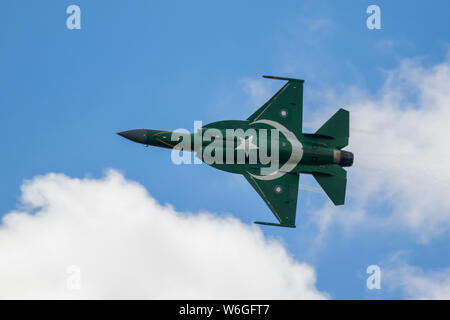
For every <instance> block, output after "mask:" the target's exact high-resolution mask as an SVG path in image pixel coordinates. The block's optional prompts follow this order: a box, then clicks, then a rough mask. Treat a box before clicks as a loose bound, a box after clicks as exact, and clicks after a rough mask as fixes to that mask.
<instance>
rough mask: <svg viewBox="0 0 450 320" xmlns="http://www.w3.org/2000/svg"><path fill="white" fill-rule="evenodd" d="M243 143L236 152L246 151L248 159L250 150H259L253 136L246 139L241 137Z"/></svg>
mask: <svg viewBox="0 0 450 320" xmlns="http://www.w3.org/2000/svg"><path fill="white" fill-rule="evenodd" d="M239 139H240V140H241V143H240V144H239V145H238V146H237V147H236V150H245V155H246V156H247V157H248V154H249V152H250V150H255V149H258V146H257V145H256V144H254V143H253V136H250V137H248V139H244V138H241V137H239Z"/></svg>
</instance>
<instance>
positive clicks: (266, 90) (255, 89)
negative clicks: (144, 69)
mask: <svg viewBox="0 0 450 320" xmlns="http://www.w3.org/2000/svg"><path fill="white" fill-rule="evenodd" d="M271 82H273V81H270V80H267V79H264V78H261V79H253V78H243V79H241V80H240V83H241V84H242V86H243V90H244V93H245V94H246V95H247V96H248V98H249V103H248V105H249V107H250V108H251V109H250V110H253V111H256V110H257V109H258V108H259V107H261V106H262V105H263V104H264V103H266V102H267V101H268V100H269V99H270V98H271V97H272V95H274V93H275V92H274V90H273V86H271V84H272V83H271ZM250 114H251V113H250ZM250 114H249V115H250Z"/></svg>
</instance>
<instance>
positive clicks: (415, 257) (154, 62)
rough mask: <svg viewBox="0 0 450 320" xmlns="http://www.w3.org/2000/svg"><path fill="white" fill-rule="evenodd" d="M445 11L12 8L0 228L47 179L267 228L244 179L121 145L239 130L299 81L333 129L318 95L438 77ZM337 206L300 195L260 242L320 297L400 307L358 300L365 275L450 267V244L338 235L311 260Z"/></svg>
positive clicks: (1, 81) (388, 232)
mask: <svg viewBox="0 0 450 320" xmlns="http://www.w3.org/2000/svg"><path fill="white" fill-rule="evenodd" d="M70 4H77V5H79V6H80V8H81V12H82V28H81V30H68V29H67V28H66V19H67V17H68V15H67V14H66V13H65V11H66V8H67V6H68V5H70ZM370 4H377V5H379V6H380V8H381V23H382V29H381V30H368V29H367V28H366V19H367V17H368V15H367V14H366V8H367V6H368V5H370ZM449 10H450V3H449V2H448V1H444V0H442V1H438V0H436V1H413V2H411V1H375V2H374V1H359V0H353V1H340V2H337V1H320V3H319V2H317V1H282V2H281V3H276V4H275V3H274V2H273V1H257V2H256V1H227V2H218V1H216V2H211V1H194V2H192V1H191V2H186V1H175V2H174V1H172V2H163V1H160V2H156V1H128V2H125V1H76V2H73V1H39V2H38V1H35V2H29V1H6V2H4V3H3V4H2V10H1V11H0V21H1V22H2V26H3V27H2V28H1V29H0V43H1V50H0V74H1V76H0V106H1V107H0V128H1V132H2V134H1V135H0V145H1V147H2V157H1V158H0V170H1V178H2V180H1V183H0V215H1V214H5V213H7V212H9V211H11V210H13V209H14V208H16V206H17V204H18V203H19V197H20V194H21V190H20V186H21V184H22V183H23V181H24V180H25V179H31V178H33V177H35V176H37V175H44V174H47V173H50V172H57V173H64V174H66V175H68V176H71V177H85V176H89V177H94V178H100V177H102V176H103V174H104V172H105V170H106V169H108V168H115V169H118V170H120V171H121V172H123V173H124V175H125V176H126V178H127V179H130V180H134V181H138V182H139V183H141V184H142V185H144V186H145V187H146V188H147V190H148V192H149V193H150V194H151V195H152V196H153V197H154V198H155V199H157V200H158V201H159V202H160V203H163V204H164V203H170V204H172V205H173V206H174V207H175V208H176V209H177V210H179V211H189V212H198V211H200V210H207V211H210V212H215V213H217V214H220V215H226V214H232V215H233V216H235V217H238V218H239V219H241V220H242V221H243V222H245V223H251V221H254V220H263V221H266V220H270V219H272V216H271V213H270V211H269V209H268V208H267V207H266V206H265V204H264V203H263V202H262V201H261V200H260V199H259V197H258V195H257V194H256V192H255V191H254V190H253V189H252V188H251V186H250V185H248V184H247V182H246V181H245V180H244V179H243V178H242V177H238V176H231V175H229V174H227V173H224V172H221V171H217V170H214V169H213V168H210V167H208V166H206V165H200V166H198V165H196V166H194V165H193V166H176V165H174V164H173V163H172V162H171V161H170V152H168V151H167V150H160V149H154V148H144V147H141V146H139V145H137V144H132V143H129V141H125V140H124V139H122V138H120V137H118V136H117V135H116V134H115V133H116V132H118V131H123V130H126V129H133V128H153V129H167V130H173V129H176V128H187V129H189V130H192V128H193V121H194V120H202V121H203V123H204V124H207V123H209V122H213V121H217V120H224V119H245V118H246V117H247V116H248V115H250V114H251V113H252V112H253V111H254V110H256V109H257V108H258V107H259V105H257V104H256V102H255V101H258V100H261V99H262V101H263V100H264V98H267V97H270V95H271V94H272V93H274V92H275V91H276V90H277V89H278V88H279V86H281V85H282V82H278V81H272V80H263V81H262V82H259V78H260V76H261V75H263V74H271V75H281V76H293V77H298V78H302V79H305V80H306V82H305V92H304V108H305V109H304V121H306V122H307V121H312V120H313V118H314V117H316V116H317V114H320V113H323V115H322V117H323V119H326V118H328V117H329V116H331V114H332V113H330V112H329V109H326V108H325V107H326V106H325V105H323V104H322V102H323V100H322V99H317V97H318V96H321V92H329V90H334V91H335V92H336V93H337V94H340V93H342V92H345V91H346V90H347V89H348V88H350V87H357V88H359V89H360V90H362V91H364V92H367V93H368V94H369V95H376V94H377V92H379V90H380V88H381V87H382V85H383V84H384V83H385V80H386V72H387V71H388V70H392V69H395V68H397V67H398V66H399V65H400V63H401V61H403V60H404V59H409V58H420V59H422V60H421V61H422V62H421V63H422V66H423V67H424V68H427V67H431V66H433V65H435V64H438V63H440V62H442V61H444V60H445V58H446V54H447V49H448V43H449V41H450V39H449V38H450V29H449V28H448V22H447V19H448V12H449ZM252 81H256V82H254V83H257V84H258V85H260V84H261V83H263V84H261V85H262V86H263V88H264V90H265V91H264V92H266V91H267V92H266V93H265V95H267V94H268V96H263V97H262V98H261V97H256V98H257V99H256V100H255V99H254V98H255V97H252V95H251V94H249V91H248V90H246V89H245V88H246V85H248V83H251V82H252ZM340 107H342V105H338V104H336V105H335V108H336V110H337V109H338V108H340ZM361 129H364V128H361ZM311 130H313V129H311ZM350 141H352V140H350ZM351 146H352V145H351V143H350V146H349V149H351ZM355 157H356V159H358V155H357V154H356V155H355ZM356 161H357V160H356ZM351 170H352V168H350V169H349V172H350V173H349V184H350V185H351V184H352V180H351V177H352V174H351ZM301 179H302V183H304V184H308V185H314V186H316V184H315V182H314V181H313V180H312V179H311V178H309V177H305V178H303V177H302V178H301ZM353 187H354V186H353ZM350 188H351V187H350ZM438 192H439V191H438ZM349 201H350V202H351V201H353V199H352V198H351V197H350V198H349ZM328 202H329V200H328V199H327V198H326V197H325V195H323V194H316V193H311V192H306V191H300V194H299V205H298V213H297V226H298V227H297V228H296V229H295V230H291V229H287V230H286V229H278V228H270V227H263V228H262V229H263V231H264V234H265V235H266V236H268V237H274V238H278V239H280V240H281V241H282V242H283V243H284V244H285V246H286V247H287V249H288V251H289V252H290V253H291V254H292V255H293V256H294V257H295V258H296V259H298V260H300V261H305V262H307V263H309V264H311V265H312V266H314V268H315V269H316V272H317V284H316V285H317V288H318V289H319V290H321V291H326V292H328V293H329V294H330V295H331V297H333V298H338V299H346V298H357V299H365V298H402V297H404V296H403V295H402V292H401V291H398V290H387V289H382V290H378V291H377V290H375V291H369V290H367V289H366V286H365V281H366V277H367V275H366V273H365V270H366V268H367V266H369V265H371V264H380V263H383V261H386V260H389V257H390V256H391V255H392V254H394V253H396V252H406V255H407V256H408V263H411V264H413V265H415V266H418V267H420V268H422V269H424V270H427V269H442V268H447V267H448V266H449V265H450V258H449V256H448V252H449V251H448V250H449V246H448V240H449V237H448V233H445V232H444V233H443V234H442V235H440V236H439V237H436V238H434V239H433V240H432V241H428V242H425V243H423V242H420V241H418V240H417V238H416V237H415V236H414V234H412V233H410V232H407V231H398V230H396V229H395V228H386V229H375V228H373V229H370V228H369V229H366V228H363V229H362V230H360V231H358V229H357V228H356V230H353V231H352V232H350V233H348V232H346V231H345V230H343V229H341V228H340V227H337V226H332V227H331V228H329V229H328V230H327V234H326V237H325V238H324V240H323V241H322V243H321V244H320V245H318V244H317V241H316V240H317V233H318V232H319V231H318V228H317V226H315V225H314V218H313V215H314V213H315V212H316V211H318V210H320V209H322V208H323V207H324V206H326V205H327V203H328ZM392 205H393V204H392V203H389V202H386V203H384V204H382V205H380V204H379V203H376V204H375V203H374V204H373V206H371V210H372V211H373V212H375V214H377V212H378V213H379V215H380V216H382V215H383V214H385V212H386V211H389V210H391V209H390V206H392ZM329 210H333V208H331V209H329ZM339 210H345V209H341V208H340V209H339ZM373 212H372V213H373ZM380 235H381V236H380Z"/></svg>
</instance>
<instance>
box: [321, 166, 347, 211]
mask: <svg viewBox="0 0 450 320" xmlns="http://www.w3.org/2000/svg"><path fill="white" fill-rule="evenodd" d="M321 171H322V172H320V173H319V172H316V173H313V177H314V178H315V179H316V180H317V182H318V183H319V184H320V186H321V187H322V189H323V190H324V191H325V193H326V194H327V196H328V197H329V198H330V199H331V201H333V203H334V204H335V205H336V206H338V205H341V204H344V202H345V189H346V186H347V171H345V170H344V169H342V168H341V167H340V166H338V165H330V166H326V167H325V168H322V170H321Z"/></svg>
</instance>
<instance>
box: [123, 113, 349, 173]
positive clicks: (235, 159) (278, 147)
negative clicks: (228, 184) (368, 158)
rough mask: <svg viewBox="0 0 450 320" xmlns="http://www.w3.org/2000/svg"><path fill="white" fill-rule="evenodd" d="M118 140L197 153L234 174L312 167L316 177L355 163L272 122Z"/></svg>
mask: <svg viewBox="0 0 450 320" xmlns="http://www.w3.org/2000/svg"><path fill="white" fill-rule="evenodd" d="M120 135H122V136H124V137H125V138H128V139H130V140H133V141H135V142H139V143H142V144H145V145H150V146H156V147H161V148H167V149H175V151H179V152H189V151H191V152H195V155H196V156H197V157H198V158H199V159H201V160H202V161H203V162H205V163H207V164H209V165H211V166H213V167H215V168H217V169H220V170H224V171H227V172H233V173H241V172H242V171H243V170H245V171H248V172H250V173H253V174H255V175H258V176H261V175H264V174H266V175H267V174H274V173H276V172H279V171H281V172H284V173H286V172H292V173H312V172H313V171H312V169H311V168H312V167H314V171H315V172H317V166H326V165H330V164H338V165H340V166H341V167H348V166H351V165H352V163H353V154H352V153H351V152H348V151H341V150H338V149H336V148H334V147H331V146H329V145H328V144H327V138H326V137H323V136H320V135H315V134H299V135H297V136H296V135H294V134H293V133H292V132H290V131H289V130H287V129H286V128H284V127H282V126H280V125H279V124H276V123H271V122H270V121H261V122H250V121H240V120H228V121H219V122H214V123H211V124H209V125H206V126H204V127H202V128H201V129H200V130H199V131H198V132H194V133H187V132H177V131H162V130H150V129H137V130H130V131H125V132H122V133H120ZM263 171H264V173H262V172H263Z"/></svg>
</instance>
